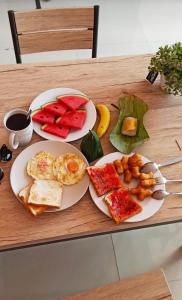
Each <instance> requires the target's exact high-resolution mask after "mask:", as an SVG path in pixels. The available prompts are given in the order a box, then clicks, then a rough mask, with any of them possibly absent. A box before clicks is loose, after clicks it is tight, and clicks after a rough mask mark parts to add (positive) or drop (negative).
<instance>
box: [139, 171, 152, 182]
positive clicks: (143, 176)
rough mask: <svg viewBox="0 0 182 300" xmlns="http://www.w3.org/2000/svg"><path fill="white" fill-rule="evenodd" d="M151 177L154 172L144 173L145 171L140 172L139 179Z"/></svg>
mask: <svg viewBox="0 0 182 300" xmlns="http://www.w3.org/2000/svg"><path fill="white" fill-rule="evenodd" d="M151 178H154V173H153V172H150V173H148V174H146V173H141V174H140V180H145V179H151Z"/></svg>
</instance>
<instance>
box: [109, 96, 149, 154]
mask: <svg viewBox="0 0 182 300" xmlns="http://www.w3.org/2000/svg"><path fill="white" fill-rule="evenodd" d="M119 109H120V113H119V117H118V121H117V123H116V126H115V127H114V128H113V130H112V132H111V134H110V142H111V144H112V145H113V146H114V147H115V148H116V149H117V150H119V151H120V152H122V153H125V154H129V153H130V152H132V150H133V149H134V148H135V147H137V146H139V145H141V144H142V143H144V141H147V140H148V139H149V135H148V133H147V131H146V129H145V127H144V124H143V116H144V114H145V113H146V112H147V111H148V105H147V104H146V103H145V102H144V101H143V100H141V99H139V98H138V97H136V96H125V97H122V98H119ZM126 117H134V118H137V120H138V127H137V133H136V136H126V135H123V134H122V133H121V129H122V124H123V120H124V119H125V118H126Z"/></svg>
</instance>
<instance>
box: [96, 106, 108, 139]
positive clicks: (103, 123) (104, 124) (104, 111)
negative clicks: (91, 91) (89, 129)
mask: <svg viewBox="0 0 182 300" xmlns="http://www.w3.org/2000/svg"><path fill="white" fill-rule="evenodd" d="M96 109H97V111H98V113H99V117H100V121H99V125H98V128H97V130H96V132H97V135H98V136H99V137H102V136H103V135H104V134H105V133H106V131H107V129H108V127H109V124H110V119H111V117H110V111H109V109H108V107H107V106H106V105H105V104H97V105H96Z"/></svg>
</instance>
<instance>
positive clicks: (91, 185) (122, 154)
mask: <svg viewBox="0 0 182 300" xmlns="http://www.w3.org/2000/svg"><path fill="white" fill-rule="evenodd" d="M113 154H118V155H119V154H120V155H121V156H124V155H126V156H132V155H133V154H134V152H131V153H130V154H124V153H121V152H119V151H115V152H111V153H108V154H106V155H104V156H103V157H101V158H100V159H99V160H98V161H97V162H96V163H95V164H94V165H93V166H99V165H100V161H102V160H103V159H104V158H105V157H107V156H108V157H109V156H110V155H113ZM140 155H141V156H142V158H145V159H146V160H147V161H148V162H150V161H151V160H150V159H149V158H147V157H146V156H144V155H142V154H140ZM108 162H110V161H108ZM103 164H104V163H103ZM158 171H159V173H160V176H161V177H162V173H161V172H160V170H158ZM161 185H162V186H163V187H164V190H166V187H165V184H161ZM92 191H94V193H95V195H96V192H95V189H94V187H93V184H92V182H91V180H90V184H89V193H90V196H91V199H92V201H93V203H94V204H95V206H96V207H97V208H98V209H99V210H100V211H101V212H102V213H103V214H105V215H106V216H107V217H109V218H111V219H112V216H111V214H110V212H109V210H108V214H106V213H105V212H104V211H103V210H102V208H101V207H100V206H99V205H97V202H96V201H94V199H93V197H92ZM106 194H107V193H106ZM106 194H104V195H103V196H101V197H98V196H97V195H96V196H97V199H98V198H100V200H101V201H102V198H104V196H105V195H106ZM156 201H157V202H158V203H160V206H159V208H158V210H157V211H156V212H154V213H153V214H152V215H150V216H149V217H146V218H144V219H143V218H142V219H141V220H137V221H132V220H130V219H131V218H132V217H130V218H128V219H126V220H124V221H123V222H122V223H137V222H142V221H145V220H147V219H149V218H151V217H152V216H153V215H155V214H156V213H157V212H158V211H159V210H160V208H161V207H162V205H163V203H164V198H163V199H162V200H156ZM137 202H138V203H139V204H140V201H137ZM141 202H142V201H141ZM140 205H141V204H140ZM141 206H142V205H141ZM106 207H107V206H106ZM138 215H139V214H138ZM122 223H121V224H122Z"/></svg>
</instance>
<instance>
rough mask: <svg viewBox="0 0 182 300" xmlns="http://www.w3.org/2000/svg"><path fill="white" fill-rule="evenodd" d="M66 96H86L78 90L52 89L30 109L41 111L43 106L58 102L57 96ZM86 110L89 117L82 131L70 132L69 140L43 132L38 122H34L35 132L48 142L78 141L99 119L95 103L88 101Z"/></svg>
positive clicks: (42, 95)
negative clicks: (97, 118)
mask: <svg viewBox="0 0 182 300" xmlns="http://www.w3.org/2000/svg"><path fill="white" fill-rule="evenodd" d="M65 94H80V95H83V96H86V95H85V94H83V93H82V92H80V91H78V90H74V89H70V88H56V89H51V90H47V91H45V92H43V93H41V94H40V95H38V96H37V97H36V98H35V99H34V100H33V102H32V103H31V105H30V109H31V110H33V111H34V110H36V109H39V108H40V107H41V106H42V105H44V104H46V103H48V102H51V101H56V97H57V96H60V95H65ZM84 108H85V109H86V112H87V116H86V120H85V123H84V125H83V127H82V129H80V130H74V131H70V133H69V134H68V136H67V138H65V139H63V138H61V137H57V136H54V135H52V134H49V133H47V132H44V131H42V130H41V125H40V124H38V123H36V122H33V128H34V131H35V132H36V133H37V134H38V135H40V136H41V137H43V138H45V139H47V140H51V141H63V142H71V141H75V140H78V139H80V138H82V137H83V136H84V135H86V134H87V133H88V132H89V130H90V129H92V128H93V127H94V124H95V121H96V117H97V113H96V109H95V105H94V104H93V102H92V101H91V100H89V101H88V103H87V104H86V105H85V106H84Z"/></svg>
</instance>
